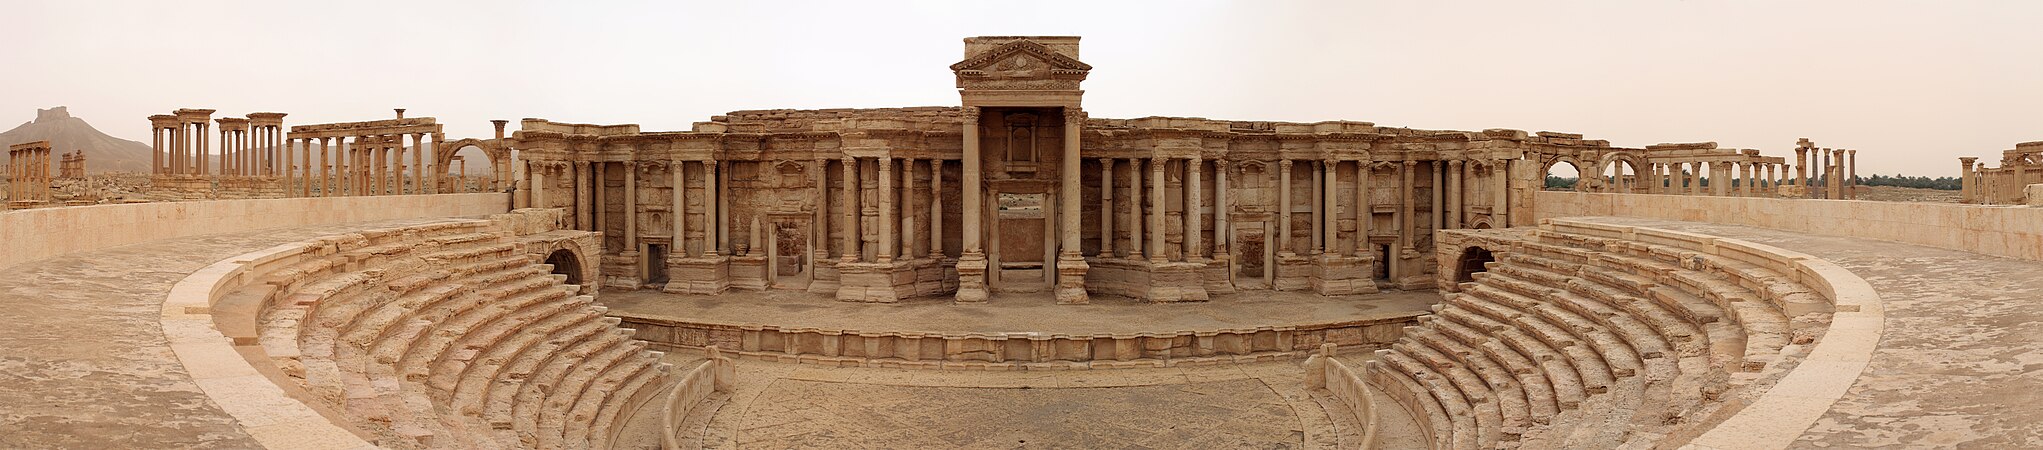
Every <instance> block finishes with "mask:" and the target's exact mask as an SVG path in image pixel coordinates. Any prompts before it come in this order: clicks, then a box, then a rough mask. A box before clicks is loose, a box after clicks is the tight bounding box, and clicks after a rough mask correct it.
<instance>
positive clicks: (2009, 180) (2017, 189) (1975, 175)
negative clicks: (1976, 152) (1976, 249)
mask: <svg viewBox="0 0 2043 450" xmlns="http://www.w3.org/2000/svg"><path fill="white" fill-rule="evenodd" d="M1958 162H1959V164H1960V167H1962V168H1963V170H1962V171H1961V172H1959V177H1960V178H1959V181H1960V184H1961V188H1962V192H1963V194H1962V198H1963V201H1964V202H1965V203H1979V204H1988V205H2020V204H2030V205H2034V204H2037V202H2038V199H2037V198H2035V197H2031V196H2029V195H2028V194H2027V192H2028V190H2029V186H2031V185H2035V184H2043V141H2035V142H2023V143H2019V144H2015V148H2014V149H2012V150H2002V151H2001V152H2000V167H1987V166H1986V163H1985V162H1981V161H1979V158H1977V157H1971V156H1967V157H1963V158H1958Z"/></svg>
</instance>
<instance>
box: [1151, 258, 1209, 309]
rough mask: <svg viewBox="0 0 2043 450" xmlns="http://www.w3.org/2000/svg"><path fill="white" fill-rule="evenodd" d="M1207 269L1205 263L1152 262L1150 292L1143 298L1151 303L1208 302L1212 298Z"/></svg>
mask: <svg viewBox="0 0 2043 450" xmlns="http://www.w3.org/2000/svg"><path fill="white" fill-rule="evenodd" d="M1205 268H1206V264H1205V263H1198V262H1151V264H1150V272H1149V292H1148V293H1147V295H1144V296H1143V297H1144V298H1146V299H1147V300H1149V302H1150V303H1180V302H1203V301H1206V300H1208V299H1209V298H1210V296H1209V294H1207V292H1206V283H1205V280H1204V279H1205V277H1206V275H1205V274H1204V272H1205Z"/></svg>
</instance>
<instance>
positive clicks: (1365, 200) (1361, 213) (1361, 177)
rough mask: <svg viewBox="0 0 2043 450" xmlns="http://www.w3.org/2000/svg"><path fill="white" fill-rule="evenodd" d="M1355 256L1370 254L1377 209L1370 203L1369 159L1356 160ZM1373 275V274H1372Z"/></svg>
mask: <svg viewBox="0 0 2043 450" xmlns="http://www.w3.org/2000/svg"><path fill="white" fill-rule="evenodd" d="M1354 204H1355V256H1368V255H1369V233H1370V227H1372V226H1374V225H1375V224H1372V223H1370V222H1375V220H1370V219H1372V218H1373V217H1371V216H1374V215H1375V214H1376V213H1375V209H1374V207H1373V206H1371V205H1370V204H1369V160H1361V161H1355V200H1354ZM1372 276H1373V275H1372Z"/></svg>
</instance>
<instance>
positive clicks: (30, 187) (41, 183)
mask: <svg viewBox="0 0 2043 450" xmlns="http://www.w3.org/2000/svg"><path fill="white" fill-rule="evenodd" d="M50 202H51V197H50V142H49V141H35V142H24V143H20V144H14V145H10V146H8V147H7V208H6V209H28V208H37V207H42V206H48V205H49V203H50Z"/></svg>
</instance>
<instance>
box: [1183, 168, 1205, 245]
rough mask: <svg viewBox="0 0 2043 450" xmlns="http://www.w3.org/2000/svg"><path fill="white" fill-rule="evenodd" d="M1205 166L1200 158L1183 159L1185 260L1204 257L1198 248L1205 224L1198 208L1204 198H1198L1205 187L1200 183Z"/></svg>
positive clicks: (1201, 243) (1201, 242)
mask: <svg viewBox="0 0 2043 450" xmlns="http://www.w3.org/2000/svg"><path fill="white" fill-rule="evenodd" d="M1205 166H1206V163H1205V160H1203V159H1200V158H1196V157H1195V158H1192V159H1188V160H1185V183H1184V184H1185V260H1186V261H1197V260H1201V259H1205V257H1206V255H1205V254H1204V252H1202V251H1201V250H1200V248H1199V247H1201V246H1202V245H1203V244H1204V240H1203V237H1202V236H1200V234H1201V233H1204V232H1205V229H1204V226H1205V224H1203V223H1200V222H1201V221H1202V220H1204V219H1203V216H1202V215H1201V214H1200V213H1199V208H1200V206H1201V204H1202V203H1203V200H1204V199H1202V198H1200V195H1199V194H1200V192H1199V191H1201V190H1203V189H1205V188H1206V186H1205V184H1204V183H1201V178H1204V175H1203V174H1201V173H1200V172H1204V171H1205V169H1206V167H1205Z"/></svg>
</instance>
